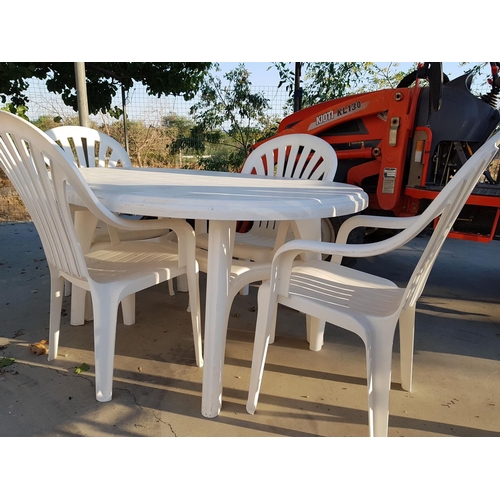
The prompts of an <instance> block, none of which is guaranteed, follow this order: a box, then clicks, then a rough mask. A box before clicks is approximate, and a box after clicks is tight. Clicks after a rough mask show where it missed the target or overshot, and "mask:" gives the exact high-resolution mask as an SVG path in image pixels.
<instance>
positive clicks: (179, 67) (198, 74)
mask: <svg viewBox="0 0 500 500" xmlns="http://www.w3.org/2000/svg"><path fill="white" fill-rule="evenodd" d="M211 67H212V63H209V62H166V63H141V62H132V63H127V62H89V63H85V69H86V81H87V93H88V95H89V96H90V97H91V98H89V112H90V114H96V113H97V112H99V111H102V112H104V113H105V112H108V111H115V113H116V114H118V115H119V114H120V112H121V111H120V110H117V109H115V110H112V109H111V101H112V98H113V97H114V96H115V95H116V94H117V92H118V91H121V89H122V88H123V90H124V91H125V92H126V91H128V90H129V89H131V88H132V87H133V85H134V83H135V82H140V83H142V84H144V86H145V87H146V91H147V92H148V94H149V95H154V96H157V97H160V96H161V95H175V96H180V95H182V96H183V97H184V99H186V100H189V99H191V98H192V97H193V96H194V95H195V94H196V93H197V91H198V89H199V87H200V85H201V83H202V82H203V80H204V77H205V75H206V74H207V73H208V71H209V70H210V68H211ZM31 78H38V79H40V80H45V81H46V85H47V89H48V90H49V91H50V92H54V93H57V94H60V95H61V97H62V100H63V102H64V103H65V104H66V105H67V106H70V107H72V108H73V109H74V110H75V111H76V110H77V109H78V105H77V95H76V82H75V68H74V63H69V62H36V63H35V62H18V63H5V62H4V63H0V98H1V100H2V102H4V103H5V102H6V100H7V98H9V99H10V100H11V101H12V104H13V105H14V106H27V105H28V102H29V99H28V97H27V95H26V90H27V89H28V86H29V80H30V79H31Z"/></svg>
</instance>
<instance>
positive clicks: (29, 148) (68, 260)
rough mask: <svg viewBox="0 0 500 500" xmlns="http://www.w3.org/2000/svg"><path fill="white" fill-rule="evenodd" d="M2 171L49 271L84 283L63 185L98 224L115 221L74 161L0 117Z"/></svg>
mask: <svg viewBox="0 0 500 500" xmlns="http://www.w3.org/2000/svg"><path fill="white" fill-rule="evenodd" d="M0 167H1V168H2V169H3V170H4V171H5V173H6V174H7V177H8V178H9V179H10V181H11V182H12V184H13V185H14V187H15V189H16V190H17V192H18V194H19V196H20V197H21V198H22V200H23V202H24V204H25V205H26V208H27V210H28V211H29V213H30V215H31V218H32V220H33V223H34V225H35V227H36V229H37V231H38V234H39V236H40V240H41V242H42V245H43V249H44V251H45V256H46V257H47V263H48V264H49V266H51V267H56V268H57V269H59V271H60V272H61V273H62V274H63V275H65V276H73V277H76V278H79V279H83V280H88V279H89V275H88V270H87V266H86V264H85V259H84V256H83V252H82V249H81V247H80V243H79V241H78V239H77V236H76V232H75V228H74V226H73V220H72V216H71V211H70V208H69V204H68V201H67V198H66V188H67V185H68V184H69V185H70V186H71V188H72V189H73V190H74V191H75V192H76V194H77V195H78V197H79V198H80V199H81V200H82V201H83V202H84V203H85V205H86V207H87V208H88V209H89V210H90V211H91V212H92V213H93V214H94V215H95V216H96V217H97V218H99V219H101V220H103V221H104V222H106V223H112V222H113V221H116V220H117V219H118V218H117V216H115V215H114V214H113V213H111V212H110V211H109V210H108V209H106V208H105V207H104V206H103V205H102V204H101V203H100V201H99V200H98V199H97V198H96V196H95V195H94V193H93V192H92V191H91V190H90V189H89V187H88V185H87V183H86V182H85V180H84V179H83V177H82V175H81V173H80V172H79V169H78V168H77V167H76V165H75V163H74V161H73V159H72V157H70V156H68V155H67V154H66V153H65V152H64V151H63V150H62V149H61V148H60V147H59V146H58V145H57V144H56V143H55V142H54V141H53V140H52V139H50V138H49V137H48V136H47V135H46V134H44V133H43V132H42V131H41V130H39V129H38V128H36V127H35V126H34V125H32V124H31V123H29V122H27V121H26V120H23V119H22V118H19V117H17V116H15V115H13V114H11V113H7V112H5V111H0Z"/></svg>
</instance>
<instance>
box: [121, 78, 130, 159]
mask: <svg viewBox="0 0 500 500" xmlns="http://www.w3.org/2000/svg"><path fill="white" fill-rule="evenodd" d="M122 109H123V135H124V136H125V151H127V154H130V152H129V150H128V133H127V105H126V102H125V89H124V88H123V85H122Z"/></svg>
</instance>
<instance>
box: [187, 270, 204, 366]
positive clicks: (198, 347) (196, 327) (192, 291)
mask: <svg viewBox="0 0 500 500" xmlns="http://www.w3.org/2000/svg"><path fill="white" fill-rule="evenodd" d="M185 276H187V282H188V293H189V312H190V313H191V326H192V328H193V340H194V354H195V357H196V366H198V367H200V368H201V367H202V366H203V347H202V337H201V306H200V282H199V273H198V272H194V273H187V274H186V275H185Z"/></svg>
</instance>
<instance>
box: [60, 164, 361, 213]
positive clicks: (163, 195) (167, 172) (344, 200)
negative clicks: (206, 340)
mask: <svg viewBox="0 0 500 500" xmlns="http://www.w3.org/2000/svg"><path fill="white" fill-rule="evenodd" d="M80 172H81V174H82V175H83V177H84V178H85V180H86V182H87V183H88V185H89V186H90V188H91V189H92V191H93V192H94V194H95V195H96V196H97V198H99V200H100V201H101V202H102V203H103V204H104V205H105V206H106V208H108V209H109V210H111V211H113V212H121V213H134V214H137V215H151V216H157V217H174V218H186V219H196V218H198V219H209V220H299V219H316V218H324V217H337V216H340V215H347V214H353V213H356V212H360V211H361V210H363V209H364V208H366V207H367V205H368V196H367V195H366V193H365V192H364V191H363V190H362V189H360V188H357V187H355V186H351V185H349V184H340V183H334V182H332V183H325V182H322V181H309V180H302V179H283V178H275V177H260V176H256V175H245V174H234V173H226V172H210V171H202V170H177V169H146V168H134V169H121V168H109V169H108V168H83V169H80ZM68 196H69V199H70V202H75V201H76V200H74V199H72V194H71V192H69V193H68Z"/></svg>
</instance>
